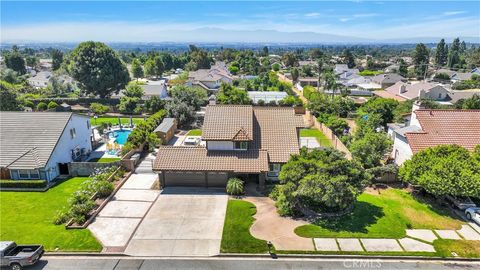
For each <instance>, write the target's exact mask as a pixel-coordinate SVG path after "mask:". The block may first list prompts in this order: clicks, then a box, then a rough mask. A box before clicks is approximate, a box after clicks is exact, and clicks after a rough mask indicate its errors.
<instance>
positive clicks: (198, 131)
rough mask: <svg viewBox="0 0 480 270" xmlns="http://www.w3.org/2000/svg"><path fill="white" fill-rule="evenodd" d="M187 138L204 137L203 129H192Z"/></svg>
mask: <svg viewBox="0 0 480 270" xmlns="http://www.w3.org/2000/svg"><path fill="white" fill-rule="evenodd" d="M187 136H202V130H201V129H192V130H190V131H189V132H188V133H187Z"/></svg>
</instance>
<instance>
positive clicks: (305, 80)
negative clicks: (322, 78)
mask: <svg viewBox="0 0 480 270" xmlns="http://www.w3.org/2000/svg"><path fill="white" fill-rule="evenodd" d="M298 83H299V84H300V85H301V86H302V87H304V86H307V85H310V86H313V87H317V86H318V78H314V77H300V78H298Z"/></svg>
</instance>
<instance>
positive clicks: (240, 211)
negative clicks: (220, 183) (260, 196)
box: [220, 200, 268, 253]
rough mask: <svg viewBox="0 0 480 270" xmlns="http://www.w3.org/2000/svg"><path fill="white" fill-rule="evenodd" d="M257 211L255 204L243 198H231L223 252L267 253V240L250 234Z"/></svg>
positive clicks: (224, 231)
mask: <svg viewBox="0 0 480 270" xmlns="http://www.w3.org/2000/svg"><path fill="white" fill-rule="evenodd" d="M256 212H257V208H256V207H255V205H254V204H252V203H250V202H246V201H242V200H229V201H228V205H227V214H226V216H225V224H224V226H223V236H222V245H221V248H220V250H221V252H223V253H266V252H268V247H267V242H266V241H264V240H259V239H257V238H255V237H253V236H252V235H251V234H250V226H252V224H253V221H254V220H255V219H254V218H253V217H252V216H253V215H255V213H256Z"/></svg>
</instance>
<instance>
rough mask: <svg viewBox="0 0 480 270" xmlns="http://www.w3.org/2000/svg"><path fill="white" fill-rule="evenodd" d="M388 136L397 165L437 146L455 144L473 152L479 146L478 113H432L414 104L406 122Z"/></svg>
mask: <svg viewBox="0 0 480 270" xmlns="http://www.w3.org/2000/svg"><path fill="white" fill-rule="evenodd" d="M389 134H391V136H392V137H393V141H394V143H393V151H392V157H393V158H394V160H395V164H397V165H401V164H403V162H405V161H406V160H408V159H410V158H411V157H412V155H413V154H415V153H417V152H419V151H421V150H424V149H426V148H428V147H434V146H437V145H445V144H457V145H460V146H462V147H465V148H466V149H468V150H470V151H473V150H474V148H475V146H476V145H478V144H480V110H432V109H422V108H420V107H419V106H418V105H417V104H415V105H414V106H413V108H412V114H411V118H410V121H409V123H407V125H405V126H395V125H392V126H390V129H389Z"/></svg>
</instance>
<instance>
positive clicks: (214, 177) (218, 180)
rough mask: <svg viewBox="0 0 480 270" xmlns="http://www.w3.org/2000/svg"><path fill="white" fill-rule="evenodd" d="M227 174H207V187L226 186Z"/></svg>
mask: <svg viewBox="0 0 480 270" xmlns="http://www.w3.org/2000/svg"><path fill="white" fill-rule="evenodd" d="M227 178H228V177H227V174H226V173H217V172H209V173H208V186H209V187H225V186H226V185H227Z"/></svg>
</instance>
